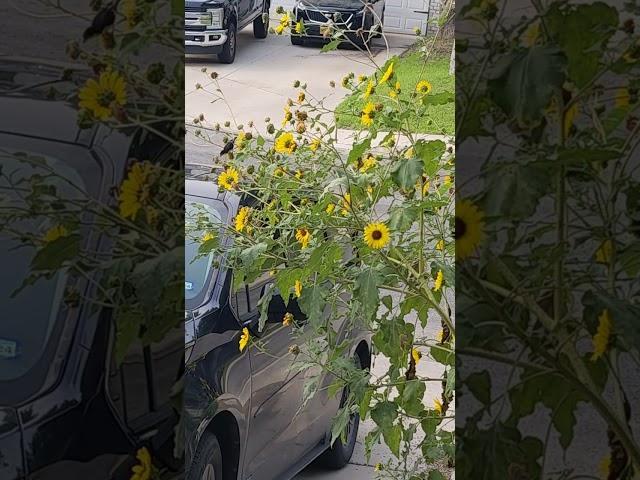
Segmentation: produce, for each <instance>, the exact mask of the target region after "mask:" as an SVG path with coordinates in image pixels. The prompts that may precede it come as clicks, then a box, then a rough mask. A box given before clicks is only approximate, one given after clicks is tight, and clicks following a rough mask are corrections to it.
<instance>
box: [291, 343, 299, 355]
mask: <svg viewBox="0 0 640 480" xmlns="http://www.w3.org/2000/svg"><path fill="white" fill-rule="evenodd" d="M289 353H290V354H291V355H298V354H299V353H300V347H298V346H297V345H291V346H290V347H289Z"/></svg>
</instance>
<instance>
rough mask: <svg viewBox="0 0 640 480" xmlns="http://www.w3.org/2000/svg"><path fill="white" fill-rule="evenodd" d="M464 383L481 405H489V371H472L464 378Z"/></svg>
mask: <svg viewBox="0 0 640 480" xmlns="http://www.w3.org/2000/svg"><path fill="white" fill-rule="evenodd" d="M464 384H465V385H466V386H467V388H468V389H469V391H470V392H471V393H472V394H473V396H474V397H476V398H477V399H478V400H480V402H482V404H483V405H489V403H490V402H491V377H490V376H489V372H487V371H482V372H475V373H472V374H471V375H469V376H468V377H467V378H466V379H465V381H464Z"/></svg>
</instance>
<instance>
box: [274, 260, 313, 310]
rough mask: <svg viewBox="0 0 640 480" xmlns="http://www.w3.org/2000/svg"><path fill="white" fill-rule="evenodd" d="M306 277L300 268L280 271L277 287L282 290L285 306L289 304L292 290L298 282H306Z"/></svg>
mask: <svg viewBox="0 0 640 480" xmlns="http://www.w3.org/2000/svg"><path fill="white" fill-rule="evenodd" d="M305 278H306V277H303V271H302V269H300V268H292V269H290V270H289V269H285V270H279V271H278V273H277V274H276V286H277V287H278V290H280V295H281V296H282V298H283V300H284V303H285V305H288V304H289V298H290V296H291V289H292V288H293V286H294V285H295V284H296V280H300V281H301V282H304V280H305Z"/></svg>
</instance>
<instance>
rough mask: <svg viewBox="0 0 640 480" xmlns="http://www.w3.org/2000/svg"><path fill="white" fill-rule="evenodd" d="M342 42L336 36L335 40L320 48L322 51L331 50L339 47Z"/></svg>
mask: <svg viewBox="0 0 640 480" xmlns="http://www.w3.org/2000/svg"><path fill="white" fill-rule="evenodd" d="M340 43H342V41H341V40H340V39H338V38H336V39H335V40H331V41H330V42H329V43H327V44H326V45H325V46H323V47H322V48H321V49H320V53H325V52H331V51H332V50H335V49H337V48H338V46H339V45H340Z"/></svg>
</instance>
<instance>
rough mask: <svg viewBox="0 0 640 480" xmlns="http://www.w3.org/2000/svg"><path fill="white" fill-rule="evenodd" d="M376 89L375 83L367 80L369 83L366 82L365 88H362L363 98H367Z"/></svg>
mask: <svg viewBox="0 0 640 480" xmlns="http://www.w3.org/2000/svg"><path fill="white" fill-rule="evenodd" d="M375 91H376V84H375V83H373V80H369V83H368V84H367V88H365V90H364V98H369V97H370V96H371V95H373V94H374V93H375Z"/></svg>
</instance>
